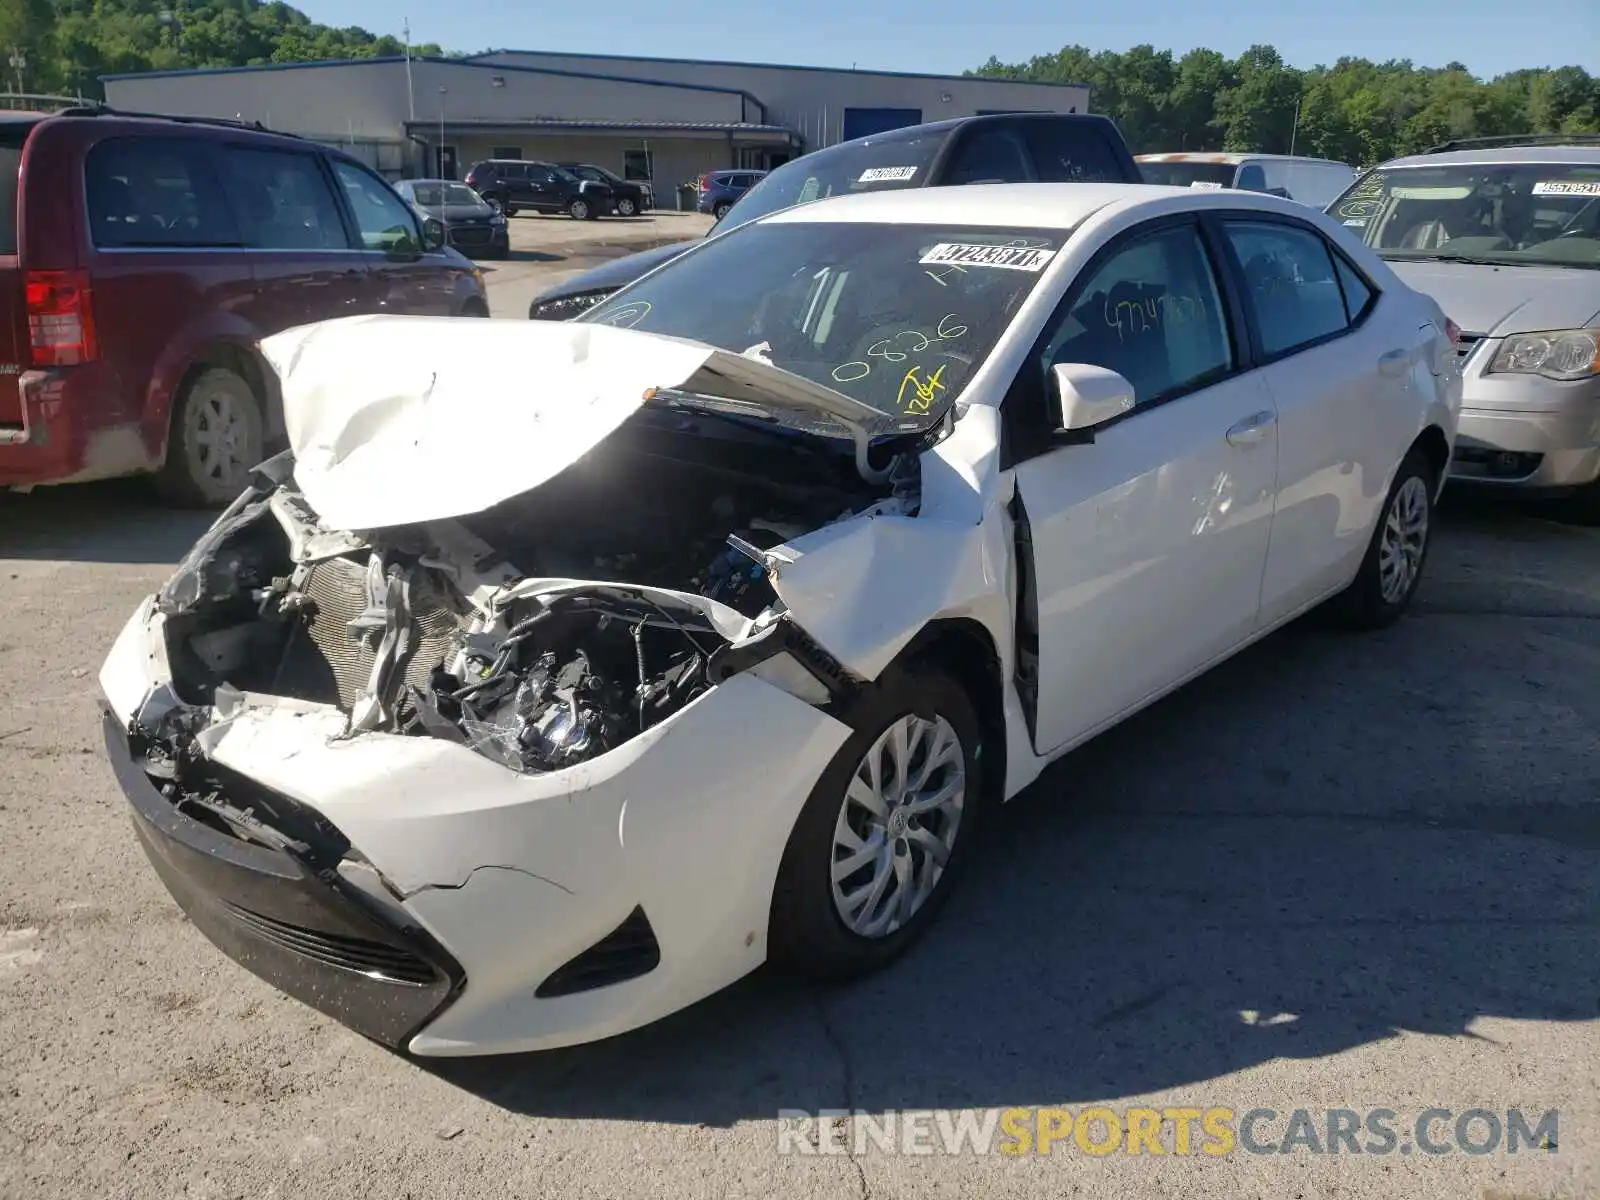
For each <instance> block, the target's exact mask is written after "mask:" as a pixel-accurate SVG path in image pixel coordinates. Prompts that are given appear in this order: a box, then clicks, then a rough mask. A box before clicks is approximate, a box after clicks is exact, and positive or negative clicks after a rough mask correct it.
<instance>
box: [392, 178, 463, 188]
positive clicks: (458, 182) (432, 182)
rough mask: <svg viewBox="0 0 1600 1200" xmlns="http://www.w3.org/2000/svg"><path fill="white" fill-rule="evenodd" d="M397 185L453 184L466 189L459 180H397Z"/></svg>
mask: <svg viewBox="0 0 1600 1200" xmlns="http://www.w3.org/2000/svg"><path fill="white" fill-rule="evenodd" d="M395 182H396V183H431V184H435V185H439V186H443V185H445V184H453V185H454V186H456V187H466V186H467V185H466V184H464V183H462V182H461V181H460V180H459V179H397V180H395Z"/></svg>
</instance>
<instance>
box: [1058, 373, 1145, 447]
mask: <svg viewBox="0 0 1600 1200" xmlns="http://www.w3.org/2000/svg"><path fill="white" fill-rule="evenodd" d="M1050 390H1051V392H1052V393H1053V395H1052V396H1051V402H1052V404H1053V405H1054V409H1055V425H1056V432H1057V433H1090V434H1091V436H1092V431H1093V430H1094V429H1095V428H1096V427H1097V426H1100V425H1104V424H1105V423H1106V422H1107V421H1111V420H1114V419H1116V418H1117V417H1120V416H1121V415H1122V414H1123V413H1126V412H1132V411H1133V384H1131V383H1129V382H1128V381H1127V380H1126V379H1124V378H1123V377H1122V376H1121V375H1118V374H1117V373H1116V372H1115V371H1108V370H1107V369H1106V368H1105V367H1094V366H1090V365H1089V364H1088V363H1057V364H1056V365H1055V366H1053V367H1051V368H1050Z"/></svg>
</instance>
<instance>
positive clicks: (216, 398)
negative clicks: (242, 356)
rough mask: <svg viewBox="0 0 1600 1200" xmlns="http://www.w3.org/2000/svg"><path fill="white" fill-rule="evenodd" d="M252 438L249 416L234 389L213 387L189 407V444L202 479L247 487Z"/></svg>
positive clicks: (225, 484)
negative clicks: (246, 476)
mask: <svg viewBox="0 0 1600 1200" xmlns="http://www.w3.org/2000/svg"><path fill="white" fill-rule="evenodd" d="M249 441H250V422H249V419H248V418H247V417H246V415H245V413H244V411H243V409H242V408H241V406H240V404H239V401H238V399H237V397H235V396H234V395H233V394H232V393H231V392H229V391H228V390H227V389H226V388H220V387H213V388H208V389H206V391H205V392H203V393H202V394H200V395H199V396H196V397H195V403H193V404H192V405H190V407H189V443H190V445H192V446H193V447H194V454H195V458H196V460H197V465H198V467H199V474H200V476H201V477H202V478H205V479H214V480H216V481H217V482H218V483H219V484H222V485H223V486H225V487H229V488H232V487H242V486H244V478H245V473H246V471H247V470H248V469H249V467H250V466H251V464H250V463H248V462H246V461H245V458H246V448H247V445H248V443H249Z"/></svg>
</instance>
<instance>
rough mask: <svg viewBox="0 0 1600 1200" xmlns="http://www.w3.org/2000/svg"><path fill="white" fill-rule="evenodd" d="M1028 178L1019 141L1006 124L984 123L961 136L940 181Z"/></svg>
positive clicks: (1015, 179)
mask: <svg viewBox="0 0 1600 1200" xmlns="http://www.w3.org/2000/svg"><path fill="white" fill-rule="evenodd" d="M1027 179H1028V166H1027V160H1026V159H1025V158H1024V157H1023V152H1022V143H1021V141H1020V140H1018V138H1017V135H1016V132H1015V131H1014V130H1012V129H1011V128H1010V127H1008V126H1004V125H1001V126H993V125H991V126H985V127H980V128H978V129H975V130H973V131H972V132H970V133H968V134H967V136H966V137H964V138H962V139H961V145H960V146H958V147H957V148H956V153H955V158H954V159H952V160H951V163H950V166H949V168H948V169H947V170H946V171H945V175H944V178H943V179H941V180H940V181H939V182H940V183H945V184H964V183H988V182H991V181H992V182H1008V183H1024V182H1026V181H1027Z"/></svg>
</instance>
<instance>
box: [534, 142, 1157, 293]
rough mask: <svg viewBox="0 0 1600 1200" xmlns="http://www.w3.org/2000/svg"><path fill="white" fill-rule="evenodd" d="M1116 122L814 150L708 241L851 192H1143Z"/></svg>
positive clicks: (586, 278) (616, 284)
mask: <svg viewBox="0 0 1600 1200" xmlns="http://www.w3.org/2000/svg"><path fill="white" fill-rule="evenodd" d="M1143 182H1144V177H1143V176H1142V175H1141V174H1140V172H1139V164H1138V163H1136V162H1134V161H1133V155H1132V153H1131V152H1130V151H1129V150H1128V143H1127V142H1125V141H1123V139H1122V134H1121V133H1120V132H1119V131H1118V129H1117V127H1116V125H1115V124H1113V123H1112V121H1111V120H1110V118H1108V117H1097V116H1089V115H1087V114H1077V113H1074V114H1070V115H1069V114H1065V113H1006V114H1001V115H995V116H982V117H955V118H953V119H951V120H948V121H934V122H932V123H931V124H928V125H912V126H910V127H909V128H906V129H894V130H890V131H889V132H888V133H874V134H870V135H868V136H867V137H863V138H856V139H855V140H854V141H851V142H840V143H839V144H838V145H837V146H829V147H828V148H827V149H825V150H815V151H813V152H812V153H810V154H807V155H804V156H802V157H800V158H797V159H795V160H793V161H792V162H788V163H785V164H784V165H783V166H781V167H777V168H775V169H774V170H772V171H771V172H769V173H768V174H767V176H766V178H764V179H762V180H760V181H759V182H758V183H757V184H756V185H755V187H753V188H751V189H750V190H749V191H748V192H746V193H745V194H744V195H743V196H741V197H740V198H739V200H738V201H737V202H736V203H735V204H734V206H733V208H732V209H731V210H729V212H728V214H727V215H726V216H724V217H723V218H722V219H721V220H720V221H718V222H717V224H716V225H714V226H712V228H711V229H710V230H709V231H708V232H707V234H706V236H707V237H710V236H712V235H713V234H718V233H723V232H725V231H726V230H729V229H736V228H738V227H739V226H740V225H745V224H748V223H749V222H751V221H754V220H755V219H756V218H758V217H764V216H766V215H767V214H768V213H772V212H777V211H778V210H779V209H780V208H788V207H790V206H791V205H795V204H804V203H806V202H808V201H811V200H822V199H824V198H826V197H828V196H834V195H843V194H848V193H852V192H876V191H884V190H889V189H895V188H917V187H941V186H948V185H953V184H966V183H1143ZM697 244H698V239H696V240H695V241H688V242H674V243H673V244H672V245H670V246H657V247H656V248H655V249H653V250H644V251H641V252H640V253H638V254H630V255H629V256H628V257H627V258H617V259H612V260H611V261H610V262H607V263H602V264H601V265H600V266H598V267H595V268H594V269H593V270H589V271H584V272H582V273H581V274H578V275H574V276H573V277H572V278H570V279H568V280H566V281H565V282H564V283H562V284H560V285H559V286H557V287H555V288H552V289H551V290H550V291H548V292H545V293H544V294H543V295H541V296H538V297H536V298H535V299H534V301H533V304H532V305H531V306H530V308H529V309H528V316H529V317H530V318H532V319H533V320H535V321H565V320H568V319H569V318H571V317H575V316H577V315H578V314H579V313H581V312H583V311H584V310H585V309H588V308H591V307H593V306H594V305H596V304H598V303H599V302H600V301H602V300H604V299H605V298H606V297H607V296H609V295H611V293H612V292H614V291H616V290H617V289H618V288H621V287H626V286H627V285H628V284H630V283H632V282H633V281H634V280H635V279H638V278H639V277H640V276H641V275H643V274H644V273H645V272H646V271H651V270H654V269H655V268H656V267H658V266H660V265H661V264H662V263H664V262H668V261H670V260H671V259H674V258H676V257H677V256H678V255H680V254H682V253H683V252H684V251H685V250H688V249H689V248H690V247H691V246H694V245H697Z"/></svg>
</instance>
